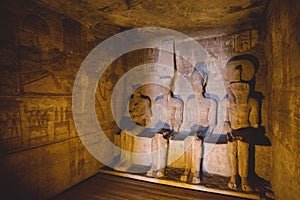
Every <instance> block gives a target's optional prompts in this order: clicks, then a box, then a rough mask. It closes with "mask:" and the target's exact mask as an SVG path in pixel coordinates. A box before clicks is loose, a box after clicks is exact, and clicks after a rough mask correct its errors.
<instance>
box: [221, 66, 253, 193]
mask: <svg viewBox="0 0 300 200" xmlns="http://www.w3.org/2000/svg"><path fill="white" fill-rule="evenodd" d="M234 62H237V61H234ZM243 62H244V61H243ZM229 64H230V63H229ZM244 67H245V66H244ZM233 74H234V75H235V77H233V80H234V81H232V82H230V84H229V86H228V99H225V100H223V102H222V106H225V108H226V121H225V124H224V126H225V130H226V131H227V135H228V153H229V160H230V167H231V174H232V175H231V178H230V181H229V183H228V187H229V188H231V189H234V190H236V189H237V188H238V185H237V183H238V182H237V179H238V175H239V176H240V178H241V189H242V190H243V191H246V192H249V191H252V188H251V186H250V184H249V183H248V171H249V144H251V142H252V138H253V134H254V132H255V129H256V128H258V127H259V104H258V101H257V100H256V99H254V98H252V97H250V90H251V89H250V84H249V82H247V81H245V80H243V79H242V77H245V75H243V66H242V65H237V66H236V67H235V69H234V73H233Z"/></svg>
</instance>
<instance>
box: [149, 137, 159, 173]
mask: <svg viewBox="0 0 300 200" xmlns="http://www.w3.org/2000/svg"><path fill="white" fill-rule="evenodd" d="M157 144H158V141H157V134H155V135H154V137H153V138H152V139H151V155H152V163H151V168H150V169H149V171H148V172H147V176H150V177H155V176H156V175H155V171H156V170H157V169H158V168H157V164H158V158H157V157H158V155H157V149H158V147H157Z"/></svg>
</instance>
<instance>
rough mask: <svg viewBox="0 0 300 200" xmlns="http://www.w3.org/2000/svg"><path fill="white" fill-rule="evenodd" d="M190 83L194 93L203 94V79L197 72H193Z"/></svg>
mask: <svg viewBox="0 0 300 200" xmlns="http://www.w3.org/2000/svg"><path fill="white" fill-rule="evenodd" d="M191 82H192V87H193V90H194V92H196V93H203V91H204V88H203V83H204V78H203V77H202V76H201V74H200V73H199V72H197V71H194V72H193V74H192V80H191Z"/></svg>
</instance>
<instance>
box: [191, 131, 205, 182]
mask: <svg viewBox="0 0 300 200" xmlns="http://www.w3.org/2000/svg"><path fill="white" fill-rule="evenodd" d="M202 142H203V141H202V140H200V139H198V138H197V137H195V139H194V141H193V143H192V173H193V179H192V183H193V184H198V183H200V166H201V157H202Z"/></svg>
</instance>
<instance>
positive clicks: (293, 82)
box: [264, 0, 300, 199]
mask: <svg viewBox="0 0 300 200" xmlns="http://www.w3.org/2000/svg"><path fill="white" fill-rule="evenodd" d="M299 3H300V2H299V1H295V0H290V1H285V2H282V1H277V0H275V1H271V2H270V5H269V7H268V9H267V12H266V13H265V21H264V25H265V29H264V31H265V32H264V34H265V35H264V37H265V43H266V45H265V51H266V56H267V66H268V68H267V69H268V71H267V72H268V77H267V83H268V84H267V86H268V95H267V101H268V102H269V104H268V107H267V110H268V121H269V122H268V126H269V131H270V133H271V134H272V141H271V142H272V152H273V168H272V171H271V173H272V178H271V182H272V185H273V189H274V192H275V197H276V198H277V199H298V198H299V196H300V193H299V192H300V190H299V188H300V181H299V180H300V177H299V175H300V173H299V152H300V148H299V142H300V138H299V134H298V133H299V124H300V121H299V113H300V110H299V100H300V98H299V95H300V94H299V91H300V90H299V63H300V57H299V53H300V48H299V33H300V30H299V21H300V15H299V13H300V10H299V9H300V4H299Z"/></svg>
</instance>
